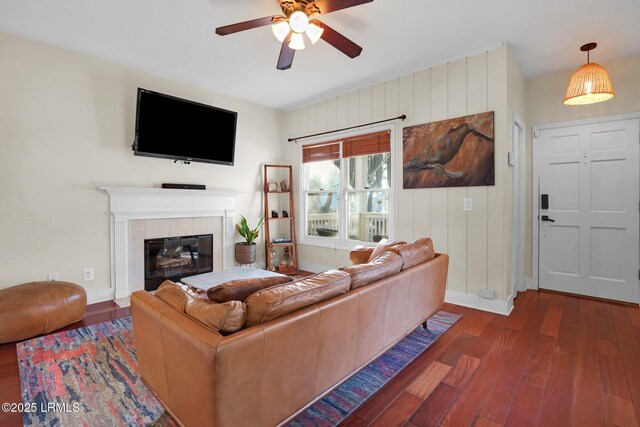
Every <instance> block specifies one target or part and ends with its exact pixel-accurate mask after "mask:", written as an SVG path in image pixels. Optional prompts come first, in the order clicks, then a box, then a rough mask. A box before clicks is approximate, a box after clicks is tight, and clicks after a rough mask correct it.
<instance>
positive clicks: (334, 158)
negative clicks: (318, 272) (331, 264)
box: [301, 130, 392, 246]
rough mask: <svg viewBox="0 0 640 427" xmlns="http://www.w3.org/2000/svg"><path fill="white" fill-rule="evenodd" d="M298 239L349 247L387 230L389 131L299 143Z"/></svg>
mask: <svg viewBox="0 0 640 427" xmlns="http://www.w3.org/2000/svg"><path fill="white" fill-rule="evenodd" d="M302 169H303V170H302V177H303V186H302V188H303V191H304V196H303V210H302V212H303V213H304V222H303V224H304V225H303V230H302V231H303V232H302V233H301V234H302V236H303V240H304V241H305V243H311V244H314V243H316V244H319V245H330V246H353V245H355V244H359V243H362V242H377V241H379V240H380V239H382V238H387V237H389V236H390V234H392V233H391V224H390V215H389V213H390V212H391V201H392V197H390V196H391V195H390V192H391V188H392V187H391V131H390V130H385V131H382V132H375V133H368V134H364V135H355V136H350V137H348V138H344V139H341V140H336V141H327V142H322V143H317V144H308V145H304V146H302Z"/></svg>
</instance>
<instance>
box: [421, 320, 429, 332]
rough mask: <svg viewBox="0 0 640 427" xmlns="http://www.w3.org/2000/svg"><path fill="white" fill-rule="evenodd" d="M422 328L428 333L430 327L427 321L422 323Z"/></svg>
mask: <svg viewBox="0 0 640 427" xmlns="http://www.w3.org/2000/svg"><path fill="white" fill-rule="evenodd" d="M422 327H423V328H424V329H425V330H426V331H428V330H429V325H428V324H427V321H426V320H425V321H424V322H422Z"/></svg>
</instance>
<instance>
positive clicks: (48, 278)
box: [47, 273, 58, 282]
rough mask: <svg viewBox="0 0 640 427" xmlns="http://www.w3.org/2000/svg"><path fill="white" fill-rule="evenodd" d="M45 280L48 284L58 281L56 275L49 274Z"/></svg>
mask: <svg viewBox="0 0 640 427" xmlns="http://www.w3.org/2000/svg"><path fill="white" fill-rule="evenodd" d="M47 280H48V281H49V282H55V281H56V280H58V273H49V274H47Z"/></svg>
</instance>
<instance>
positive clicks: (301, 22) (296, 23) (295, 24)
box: [289, 11, 309, 33]
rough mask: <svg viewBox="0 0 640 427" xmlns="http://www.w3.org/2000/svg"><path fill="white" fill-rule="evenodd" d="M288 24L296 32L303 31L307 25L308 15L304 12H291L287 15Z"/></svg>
mask: <svg viewBox="0 0 640 427" xmlns="http://www.w3.org/2000/svg"><path fill="white" fill-rule="evenodd" d="M289 25H291V29H292V30H293V31H295V32H296V33H304V32H305V31H306V30H307V27H308V26H309V17H308V16H307V15H306V14H305V13H304V12H300V11H297V12H293V13H292V14H291V16H290V17H289Z"/></svg>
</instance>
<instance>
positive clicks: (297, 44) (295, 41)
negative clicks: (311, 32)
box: [289, 33, 304, 50]
mask: <svg viewBox="0 0 640 427" xmlns="http://www.w3.org/2000/svg"><path fill="white" fill-rule="evenodd" d="M289 47H290V48H291V49H294V50H301V49H304V39H303V38H302V34H299V33H293V34H291V41H290V42H289Z"/></svg>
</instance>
